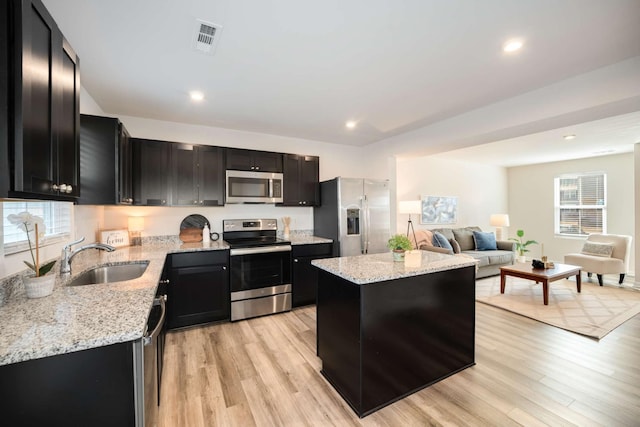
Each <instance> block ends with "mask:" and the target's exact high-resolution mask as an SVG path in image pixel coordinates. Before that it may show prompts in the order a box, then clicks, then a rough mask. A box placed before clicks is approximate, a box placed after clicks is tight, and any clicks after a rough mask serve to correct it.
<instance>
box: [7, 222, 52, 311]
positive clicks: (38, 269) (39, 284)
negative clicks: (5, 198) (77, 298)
mask: <svg viewBox="0 0 640 427" xmlns="http://www.w3.org/2000/svg"><path fill="white" fill-rule="evenodd" d="M7 219H8V220H9V222H10V223H11V224H13V225H15V226H17V227H18V228H19V229H20V230H22V231H24V232H25V233H27V242H28V243H29V252H31V261H32V262H29V261H24V263H25V264H26V265H27V267H29V268H30V269H31V270H33V273H34V274H33V275H27V276H25V277H24V278H23V283H24V288H25V291H26V293H27V297H28V298H40V297H45V296H47V295H50V294H51V292H53V286H54V284H55V280H56V276H55V274H50V275H48V276H47V275H46V274H47V273H48V272H49V271H50V270H51V269H52V268H53V265H54V264H55V263H56V261H55V260H53V261H50V262H48V263H46V264H42V265H41V264H40V239H41V238H42V237H44V234H45V231H46V227H45V225H44V220H43V219H42V218H41V217H39V216H35V215H31V214H30V213H29V212H20V213H19V214H18V215H9V216H8V217H7ZM31 235H33V238H34V244H32V243H31ZM34 246H35V247H34ZM34 249H35V254H34Z"/></svg>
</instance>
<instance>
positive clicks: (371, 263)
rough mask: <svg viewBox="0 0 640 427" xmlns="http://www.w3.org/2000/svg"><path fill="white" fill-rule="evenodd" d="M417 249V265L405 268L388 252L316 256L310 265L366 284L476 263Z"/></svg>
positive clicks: (465, 258)
mask: <svg viewBox="0 0 640 427" xmlns="http://www.w3.org/2000/svg"><path fill="white" fill-rule="evenodd" d="M420 252H421V256H422V264H421V266H420V267H405V265H404V262H400V261H398V262H395V261H393V254H392V253H391V252H387V253H381V254H370V255H357V256H348V257H339V258H325V259H317V260H313V261H311V264H312V265H315V266H316V267H318V268H321V269H322V270H325V271H328V272H329V273H332V274H335V275H336V276H338V277H341V278H343V279H346V280H348V281H350V282H353V283H355V284H357V285H366V284H368V283H376V282H382V281H386V280H395V279H402V278H405V277H411V276H419V275H422V274H429V273H435V272H437V271H445V270H453V269H456V268H461V267H468V266H475V265H476V263H477V261H476V260H474V259H473V258H471V257H467V256H464V255H463V256H459V255H447V254H440V253H434V252H428V251H420Z"/></svg>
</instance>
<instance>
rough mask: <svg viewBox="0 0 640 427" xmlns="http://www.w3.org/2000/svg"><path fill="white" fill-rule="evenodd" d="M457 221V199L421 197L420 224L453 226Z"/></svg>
mask: <svg viewBox="0 0 640 427" xmlns="http://www.w3.org/2000/svg"><path fill="white" fill-rule="evenodd" d="M457 221H458V198H457V197H443V196H422V214H421V215H420V223H421V224H455V223H456V222H457Z"/></svg>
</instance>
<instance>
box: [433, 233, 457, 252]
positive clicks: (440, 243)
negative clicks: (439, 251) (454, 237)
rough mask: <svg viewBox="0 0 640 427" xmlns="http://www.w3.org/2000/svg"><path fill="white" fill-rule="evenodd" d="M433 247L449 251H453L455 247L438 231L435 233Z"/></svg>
mask: <svg viewBox="0 0 640 427" xmlns="http://www.w3.org/2000/svg"><path fill="white" fill-rule="evenodd" d="M433 246H437V247H439V248H444V249H449V250H450V251H453V246H451V243H449V240H447V238H446V237H444V234H442V233H438V232H437V231H436V232H434V233H433Z"/></svg>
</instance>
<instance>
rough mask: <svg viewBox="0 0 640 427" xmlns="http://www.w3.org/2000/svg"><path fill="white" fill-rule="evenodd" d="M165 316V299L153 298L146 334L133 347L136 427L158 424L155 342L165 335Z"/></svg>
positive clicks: (159, 354)
mask: <svg viewBox="0 0 640 427" xmlns="http://www.w3.org/2000/svg"><path fill="white" fill-rule="evenodd" d="M165 314H166V307H165V298H164V296H159V297H156V299H155V300H154V301H153V306H152V308H151V313H150V314H149V319H148V321H147V331H146V333H145V334H144V336H143V337H142V338H141V339H140V340H139V341H137V342H136V343H134V346H133V355H134V375H135V380H134V387H135V396H136V426H137V427H143V426H144V427H153V426H157V425H158V406H159V404H160V401H159V387H160V385H159V382H158V381H159V379H158V374H159V372H158V368H159V366H158V360H159V358H161V357H162V355H161V352H160V346H159V345H158V341H159V339H160V335H161V334H163V333H164V321H165Z"/></svg>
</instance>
